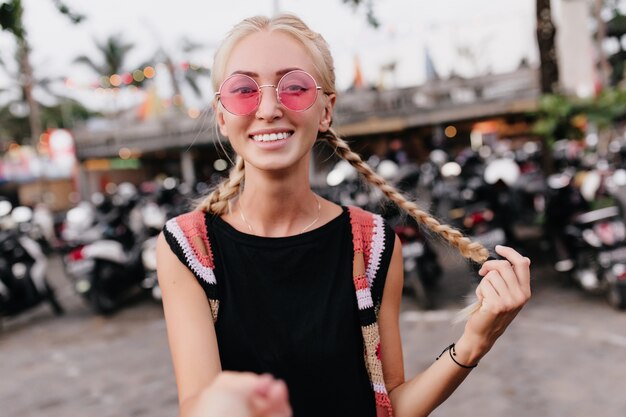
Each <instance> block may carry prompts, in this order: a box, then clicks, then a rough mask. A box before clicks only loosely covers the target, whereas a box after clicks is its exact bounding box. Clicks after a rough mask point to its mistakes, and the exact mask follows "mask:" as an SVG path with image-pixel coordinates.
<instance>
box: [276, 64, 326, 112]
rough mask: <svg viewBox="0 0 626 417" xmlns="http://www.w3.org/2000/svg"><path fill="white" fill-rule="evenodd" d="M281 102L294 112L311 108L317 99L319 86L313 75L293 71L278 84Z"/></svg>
mask: <svg viewBox="0 0 626 417" xmlns="http://www.w3.org/2000/svg"><path fill="white" fill-rule="evenodd" d="M278 97H279V98H280V102H281V103H282V104H283V105H284V106H285V107H286V108H288V109H290V110H293V111H304V110H306V109H308V108H309V107H311V106H312V105H313V103H315V100H316V98H317V84H316V83H315V80H314V79H313V77H311V75H309V74H308V73H306V72H304V71H292V72H289V73H287V74H285V76H284V77H283V78H282V79H281V80H280V82H279V83H278Z"/></svg>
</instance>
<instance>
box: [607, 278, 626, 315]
mask: <svg viewBox="0 0 626 417" xmlns="http://www.w3.org/2000/svg"><path fill="white" fill-rule="evenodd" d="M607 299H608V301H609V304H610V305H611V307H613V308H615V309H616V310H624V309H626V286H624V285H617V284H610V285H609V289H608V291H607Z"/></svg>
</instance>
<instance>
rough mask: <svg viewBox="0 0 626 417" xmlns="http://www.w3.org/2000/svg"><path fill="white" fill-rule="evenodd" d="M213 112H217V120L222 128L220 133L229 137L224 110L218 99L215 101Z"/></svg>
mask: <svg viewBox="0 0 626 417" xmlns="http://www.w3.org/2000/svg"><path fill="white" fill-rule="evenodd" d="M213 112H214V113H215V120H216V121H217V125H218V126H219V128H220V133H221V134H222V136H226V137H228V130H227V129H226V121H225V120H224V110H223V109H222V108H221V106H220V105H219V103H218V102H217V101H215V102H214V103H213Z"/></svg>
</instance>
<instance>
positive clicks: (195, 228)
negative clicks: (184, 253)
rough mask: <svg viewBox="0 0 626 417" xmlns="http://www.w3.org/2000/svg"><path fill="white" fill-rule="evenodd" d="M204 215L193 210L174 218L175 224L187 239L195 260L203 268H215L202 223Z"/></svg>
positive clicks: (203, 223) (204, 226) (204, 225)
mask: <svg viewBox="0 0 626 417" xmlns="http://www.w3.org/2000/svg"><path fill="white" fill-rule="evenodd" d="M204 220H205V214H204V212H202V211H199V210H194V211H191V212H189V213H185V214H182V215H180V216H178V217H176V223H178V227H180V229H181V231H182V232H183V234H184V235H185V237H186V238H187V242H189V244H190V246H191V249H192V250H193V253H194V255H195V256H196V259H197V260H198V261H199V262H200V263H201V264H202V265H203V266H205V267H208V268H215V266H214V264H213V252H212V251H211V244H210V243H209V237H208V233H207V229H206V224H205V222H204Z"/></svg>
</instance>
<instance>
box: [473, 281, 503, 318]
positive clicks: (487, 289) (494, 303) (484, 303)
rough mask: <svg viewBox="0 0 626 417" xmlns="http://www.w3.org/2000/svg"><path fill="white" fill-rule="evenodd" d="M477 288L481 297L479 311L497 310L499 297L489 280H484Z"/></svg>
mask: <svg viewBox="0 0 626 417" xmlns="http://www.w3.org/2000/svg"><path fill="white" fill-rule="evenodd" d="M478 286H479V287H480V293H481V294H482V297H483V298H482V299H481V302H480V310H481V311H483V312H486V311H490V310H491V311H493V309H494V308H497V307H498V305H499V302H498V299H499V297H498V293H497V291H496V289H495V288H494V287H493V285H492V283H491V282H490V281H489V280H484V279H483V280H482V281H481V282H480V284H479V285H478Z"/></svg>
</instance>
